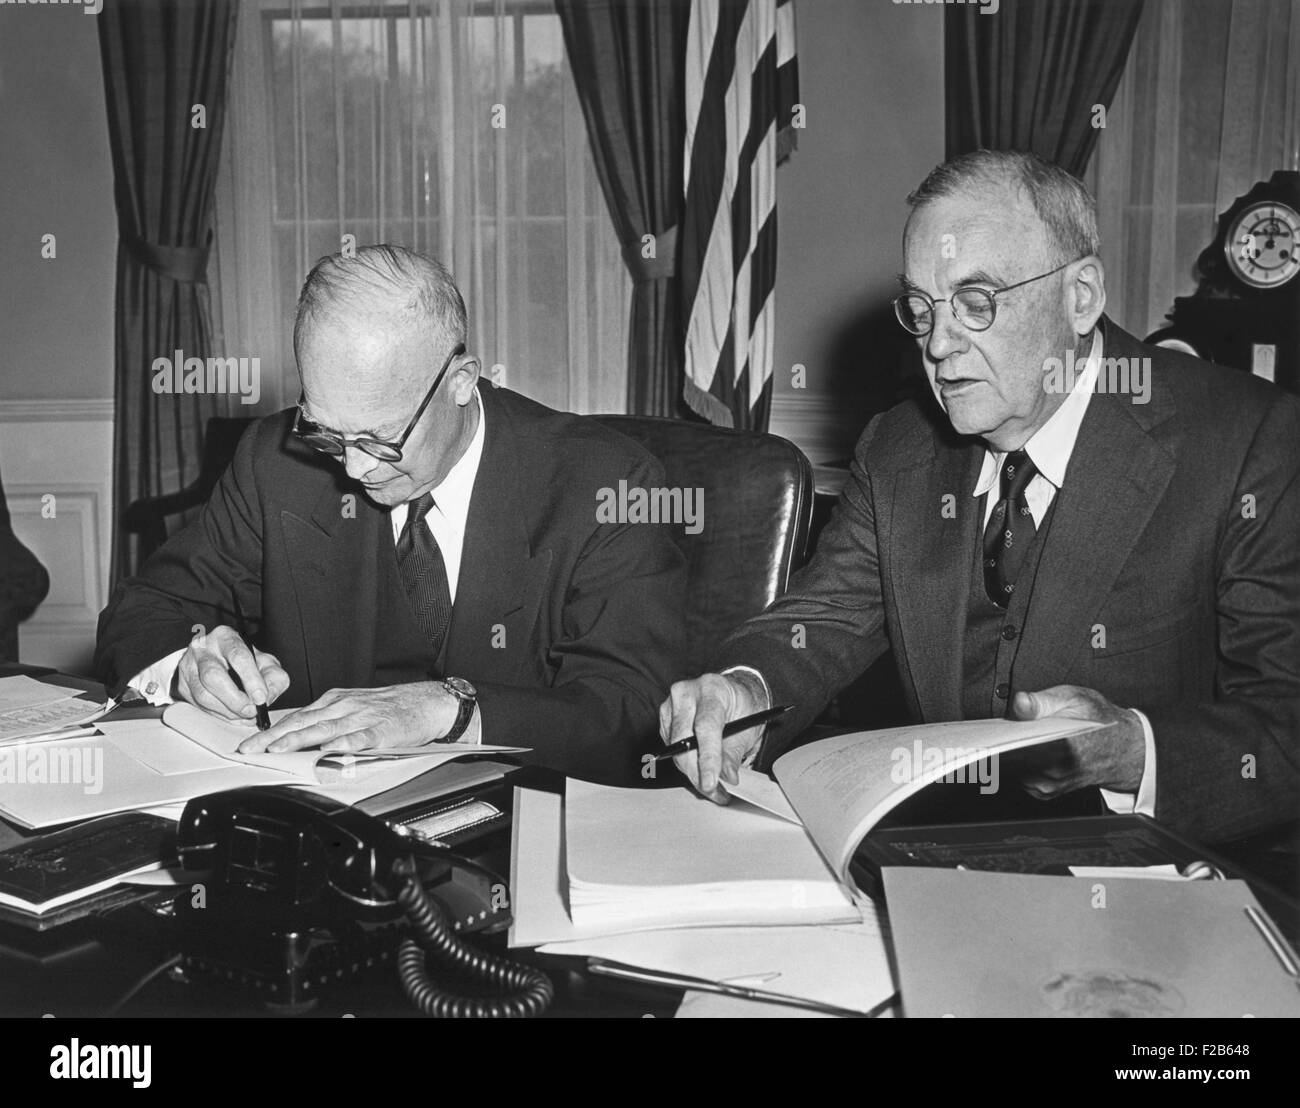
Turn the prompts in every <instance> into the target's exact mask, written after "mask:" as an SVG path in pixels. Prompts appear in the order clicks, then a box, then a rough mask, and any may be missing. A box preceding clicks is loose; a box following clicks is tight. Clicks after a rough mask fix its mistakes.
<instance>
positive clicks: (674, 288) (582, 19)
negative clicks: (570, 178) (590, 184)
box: [555, 0, 690, 416]
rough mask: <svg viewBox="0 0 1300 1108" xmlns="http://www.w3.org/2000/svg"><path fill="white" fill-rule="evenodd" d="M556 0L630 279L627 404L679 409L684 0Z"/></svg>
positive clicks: (637, 410)
mask: <svg viewBox="0 0 1300 1108" xmlns="http://www.w3.org/2000/svg"><path fill="white" fill-rule="evenodd" d="M555 7H556V10H557V11H558V12H559V16H560V22H561V25H562V26H563V28H564V44H565V48H566V51H567V54H568V59H569V65H570V68H571V69H572V71H573V77H574V81H575V83H576V84H577V89H578V98H579V100H580V101H581V102H582V110H583V114H584V115H585V117H586V120H587V132H588V135H589V136H590V140H591V147H592V152H593V155H594V157H595V162H596V169H597V172H598V173H599V174H600V182H601V187H602V188H603V189H604V193H605V200H606V202H607V203H608V204H609V210H610V214H611V216H612V218H613V222H614V226H615V228H616V230H617V233H618V239H619V242H620V243H621V245H622V249H623V258H624V261H625V262H626V264H627V267H628V270H629V272H630V274H631V276H632V280H633V289H632V310H631V316H630V322H629V327H628V346H627V360H628V380H627V411H628V412H630V413H632V414H634V415H657V416H672V415H677V414H679V411H680V407H681V404H680V399H679V398H680V394H681V381H682V331H681V322H680V309H679V303H678V297H679V281H678V276H677V270H676V260H677V226H678V223H679V221H680V219H681V214H682V203H683V199H684V198H683V195H682V184H681V181H682V153H683V139H684V135H685V118H684V115H683V102H682V94H683V85H682V55H683V52H684V51H685V48H686V28H687V24H688V22H689V20H690V4H689V2H686V0H660V2H658V3H642V4H628V3H627V2H626V0H555ZM647 235H648V236H651V238H650V239H648V240H647V239H646V237H645V236H647Z"/></svg>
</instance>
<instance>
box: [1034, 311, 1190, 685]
mask: <svg viewBox="0 0 1300 1108" xmlns="http://www.w3.org/2000/svg"><path fill="white" fill-rule="evenodd" d="M1103 354H1104V357H1105V358H1107V359H1110V358H1119V357H1124V358H1129V359H1135V358H1140V357H1143V356H1145V355H1146V349H1145V348H1144V347H1142V346H1141V345H1140V344H1139V343H1137V342H1136V341H1135V340H1134V339H1133V338H1131V337H1130V336H1128V335H1126V334H1125V333H1124V332H1122V331H1120V330H1119V329H1118V328H1116V327H1114V326H1113V325H1110V326H1107V327H1106V329H1105V332H1104V350H1103ZM1102 372H1103V373H1105V368H1104V366H1103V369H1102ZM1158 384H1159V383H1158V382H1154V383H1153V387H1152V390H1151V399H1150V402H1149V403H1147V404H1134V403H1133V402H1132V397H1130V396H1125V395H1122V394H1119V393H1106V392H1100V391H1098V392H1095V393H1094V394H1093V396H1092V398H1091V400H1090V401H1089V403H1088V411H1087V413H1086V415H1085V416H1084V419H1083V425H1082V426H1081V427H1080V429H1079V436H1078V438H1077V439H1076V440H1075V445H1074V452H1073V454H1072V455H1071V457H1070V464H1069V466H1068V468H1067V469H1066V474H1065V483H1064V484H1063V485H1062V487H1061V490H1060V492H1059V493H1058V494H1057V496H1056V503H1055V508H1054V510H1053V518H1052V523H1051V527H1050V530H1049V533H1048V535H1047V536H1046V540H1047V541H1046V543H1045V545H1044V546H1043V552H1042V560H1041V562H1040V564H1039V567H1038V574H1037V577H1036V579H1035V584H1034V592H1033V595H1032V596H1031V597H1030V600H1029V611H1028V613H1027V615H1026V617H1025V621H1024V628H1023V633H1022V637H1021V640H1020V649H1019V651H1018V652H1017V655H1016V681H1015V683H1016V686H1017V687H1018V688H1022V689H1036V688H1042V687H1045V686H1047V685H1053V684H1058V683H1059V682H1060V679H1061V674H1063V673H1066V672H1067V671H1068V669H1069V666H1070V663H1071V661H1072V660H1073V658H1074V657H1075V655H1076V654H1077V653H1078V652H1079V651H1080V650H1081V649H1083V648H1084V646H1085V645H1087V643H1088V642H1089V637H1088V632H1089V630H1090V628H1091V626H1092V624H1093V622H1094V619H1095V616H1096V614H1097V612H1098V610H1099V609H1100V608H1101V606H1102V604H1103V603H1104V602H1105V599H1106V597H1107V596H1108V595H1109V594H1110V592H1111V591H1112V590H1113V588H1114V585H1115V581H1116V579H1117V578H1118V577H1119V573H1120V570H1121V569H1122V568H1123V566H1124V563H1125V562H1126V561H1127V560H1128V558H1129V555H1130V554H1131V553H1132V551H1133V547H1134V545H1135V544H1136V543H1137V541H1138V538H1139V537H1140V536H1141V535H1142V532H1143V531H1144V530H1145V529H1146V526H1147V523H1148V522H1149V521H1150V519H1151V515H1152V513H1153V512H1154V511H1155V508H1156V505H1157V504H1158V503H1159V502H1160V499H1161V497H1162V496H1163V495H1164V491H1165V488H1166V487H1167V486H1168V484H1169V481H1170V479H1171V478H1172V476H1173V472H1174V457H1173V455H1172V453H1170V452H1169V451H1168V450H1167V449H1166V448H1165V447H1164V446H1162V445H1160V444H1159V443H1157V442H1156V440H1155V439H1154V438H1153V437H1152V436H1151V434H1150V430H1151V428H1153V427H1155V426H1156V425H1158V424H1159V423H1162V422H1163V421H1165V420H1166V419H1168V418H1169V417H1170V416H1171V415H1172V414H1173V408H1172V401H1170V400H1169V399H1168V394H1167V393H1166V392H1165V391H1164V390H1161V389H1160V388H1159V387H1158Z"/></svg>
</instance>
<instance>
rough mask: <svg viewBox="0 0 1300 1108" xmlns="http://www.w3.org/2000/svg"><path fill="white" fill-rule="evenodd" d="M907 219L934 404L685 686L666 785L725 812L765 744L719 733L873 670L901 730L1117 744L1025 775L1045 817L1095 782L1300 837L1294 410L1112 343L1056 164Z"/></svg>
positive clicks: (678, 695) (1078, 214)
mask: <svg viewBox="0 0 1300 1108" xmlns="http://www.w3.org/2000/svg"><path fill="white" fill-rule="evenodd" d="M909 204H910V206H911V209H912V211H911V215H910V217H909V219H908V221H907V226H906V230H905V232H904V254H905V266H906V269H905V273H904V274H903V276H902V284H903V294H902V295H901V296H900V297H899V298H898V300H897V301H896V310H897V313H898V316H899V320H900V322H901V323H902V324H903V326H904V327H906V328H907V329H908V330H909V331H910V332H912V333H913V334H914V335H915V336H916V340H917V345H918V347H919V348H920V351H921V355H922V359H923V362H924V366H925V370H926V373H927V375H928V378H929V383H930V386H931V390H932V392H933V394H934V398H935V400H936V401H937V403H936V404H933V405H932V404H930V403H929V402H928V398H927V402H926V403H925V404H918V403H915V402H909V403H904V404H902V405H900V406H899V407H896V408H894V409H893V410H892V411H889V412H886V413H884V414H883V415H880V416H878V417H877V418H875V419H874V420H872V422H871V423H870V425H869V426H868V427H867V429H866V432H865V433H864V434H863V436H862V438H861V440H860V441H859V443H858V446H857V451H856V456H855V458H854V461H853V464H852V468H851V470H850V475H849V479H848V483H847V486H846V488H845V490H844V493H843V496H842V498H841V500H840V502H839V505H838V507H837V510H836V513H835V515H834V517H833V519H832V521H831V522H830V524H829V525H828V526H827V528H826V530H825V532H824V533H823V534H822V536H821V538H820V540H819V543H818V548H817V553H816V556H815V558H814V559H813V561H812V562H811V563H810V564H809V565H808V566H807V567H806V568H805V569H804V570H803V572H802V573H801V574H800V575H799V576H797V577H796V578H795V579H794V581H793V582H792V583H791V587H790V590H789V593H788V594H787V595H786V596H785V597H784V598H782V599H781V600H779V601H777V602H776V603H775V604H773V605H772V607H771V608H769V609H768V611H767V612H766V613H765V614H763V615H762V616H760V617H758V618H756V619H753V620H751V621H749V622H748V623H746V624H745V625H743V626H742V627H741V628H739V629H738V630H737V631H736V632H735V633H734V634H733V635H732V636H731V637H730V638H729V639H728V640H727V642H726V643H725V644H724V645H723V647H722V648H721V650H720V651H719V653H718V656H717V659H716V668H717V669H718V670H719V671H720V672H717V673H712V674H707V675H705V676H703V677H700V678H699V679H697V680H693V681H687V682H682V683H679V684H677V685H674V686H673V688H672V692H671V696H670V698H669V699H668V700H667V701H665V702H664V703H663V704H662V705H661V707H660V731H661V737H662V738H663V739H664V740H665V741H671V740H673V739H676V738H679V737H681V736H684V735H686V734H689V733H691V732H694V733H695V734H696V735H697V736H698V737H699V739H700V744H699V752H698V754H695V753H692V754H690V755H687V756H686V757H684V758H680V759H679V760H678V764H679V766H680V767H681V768H682V769H683V771H684V772H685V773H686V774H687V775H688V777H689V779H690V780H691V781H692V783H693V784H695V785H696V787H697V788H699V789H700V790H701V791H702V792H704V793H706V794H708V795H711V796H714V797H715V798H718V799H720V798H721V797H720V793H718V791H717V790H718V782H719V778H720V777H721V779H722V780H723V781H726V780H730V779H732V778H733V777H734V774H735V770H736V767H737V766H738V765H739V764H740V763H741V761H742V759H745V758H748V757H752V756H753V755H754V754H755V752H756V748H757V744H758V743H759V742H760V734H759V733H758V732H757V731H750V732H747V733H745V734H742V735H737V736H735V737H730V738H728V739H726V740H725V743H724V742H723V741H722V740H721V739H720V728H721V726H722V724H723V723H724V722H725V721H726V720H728V719H732V718H736V717H739V716H742V715H745V714H747V713H749V712H751V711H754V710H757V709H758V708H761V707H763V706H765V705H766V704H768V703H769V702H772V701H775V702H777V703H781V702H786V701H791V702H794V703H795V704H797V705H798V710H797V711H795V712H791V713H790V714H789V716H788V717H787V720H786V721H785V722H784V724H783V725H782V727H781V728H780V729H777V728H775V727H774V728H773V733H772V734H771V735H769V736H767V738H766V740H765V741H766V742H768V743H769V744H779V743H780V742H781V741H782V739H784V738H786V737H788V736H790V735H792V734H794V733H795V732H797V731H798V730H800V729H801V728H803V727H804V726H806V725H807V724H808V723H809V722H811V720H812V719H813V717H814V716H815V715H816V714H817V713H818V712H819V711H820V710H821V708H822V707H823V706H824V705H825V704H826V703H827V701H828V700H829V699H830V698H831V697H832V696H834V695H835V693H836V692H837V691H838V690H839V689H840V688H842V687H843V686H844V685H846V684H847V683H848V682H849V681H850V680H852V679H853V678H854V677H855V676H856V675H857V674H859V673H861V672H862V670H863V669H864V668H865V667H866V666H867V665H868V664H870V662H871V661H872V660H873V659H875V658H876V657H878V656H879V655H880V654H882V653H883V652H884V651H885V649H886V648H887V647H888V648H892V650H893V654H894V657H895V659H896V662H897V666H898V670H899V674H900V676H901V678H902V685H903V689H904V691H905V694H906V698H907V700H908V703H909V705H910V709H911V713H912V715H913V716H914V718H916V719H917V720H921V721H942V720H955V719H971V718H995V717H1003V716H1006V717H1012V718H1022V719H1024V718H1037V717H1042V716H1050V715H1062V716H1071V717H1078V718H1082V719H1088V720H1096V721H1101V722H1102V723H1105V724H1108V725H1109V726H1108V727H1106V728H1105V729H1102V730H1097V731H1093V732H1091V733H1088V734H1084V735H1082V736H1079V737H1077V738H1075V739H1073V740H1069V741H1068V742H1066V743H1063V744H1061V749H1060V751H1059V756H1057V755H1055V754H1054V755H1053V757H1052V758H1051V760H1049V761H1048V762H1047V763H1046V764H1042V763H1040V764H1037V765H1034V766H1033V767H1032V768H1025V767H1022V768H1021V769H1020V771H1019V772H1020V782H1019V783H1020V784H1021V785H1022V786H1023V788H1024V789H1025V790H1026V791H1027V792H1028V793H1030V794H1031V795H1032V796H1034V797H1037V798H1040V799H1048V798H1058V797H1063V796H1065V795H1066V794H1071V793H1080V792H1081V791H1082V790H1091V789H1100V790H1101V795H1102V797H1103V798H1104V799H1105V801H1106V803H1107V804H1108V805H1109V806H1110V808H1111V809H1113V810H1117V811H1132V810H1134V809H1135V808H1136V810H1138V811H1141V812H1145V813H1147V814H1153V815H1154V816H1155V817H1156V818H1158V819H1160V820H1161V821H1163V822H1166V823H1168V824H1170V825H1172V826H1174V827H1177V828H1180V829H1182V830H1184V831H1186V832H1188V833H1191V834H1193V835H1197V836H1200V837H1202V838H1205V839H1210V840H1223V839H1228V838H1233V837H1237V836H1241V835H1245V834H1248V833H1251V832H1253V831H1256V830H1259V829H1262V828H1265V827H1269V826H1272V825H1276V824H1279V823H1281V822H1283V821H1287V820H1291V819H1294V818H1295V817H1296V815H1297V813H1298V812H1300V404H1297V402H1296V400H1295V398H1294V397H1292V396H1289V395H1287V394H1285V393H1283V392H1281V391H1280V390H1278V389H1276V388H1274V387H1273V386H1271V385H1269V384H1266V383H1264V382H1262V381H1260V380H1257V379H1255V378H1252V377H1249V376H1247V375H1245V374H1241V373H1239V372H1236V371H1233V370H1228V369H1220V368H1217V367H1214V366H1211V365H1208V364H1206V363H1204V362H1201V361H1199V360H1197V359H1194V358H1191V357H1187V356H1185V355H1182V354H1176V353H1172V352H1169V351H1165V350H1161V349H1156V348H1152V347H1148V346H1144V345H1143V344H1141V343H1139V342H1137V341H1136V340H1135V339H1133V338H1132V337H1131V336H1129V335H1127V334H1125V333H1124V332H1123V331H1121V330H1120V329H1119V328H1118V327H1116V326H1115V325H1114V324H1113V323H1111V322H1110V321H1109V320H1107V319H1106V318H1105V316H1104V315H1103V312H1104V309H1105V307H1106V290H1105V281H1104V271H1103V267H1102V263H1101V260H1100V258H1099V257H1098V242H1097V233H1096V222H1095V215H1094V209H1093V205H1092V200H1091V197H1090V196H1089V195H1088V194H1087V191H1086V190H1085V189H1084V187H1083V185H1082V184H1081V183H1080V182H1079V181H1077V180H1076V179H1075V178H1073V177H1071V176H1070V175H1069V174H1067V173H1065V172H1064V171H1062V170H1060V169H1059V168H1057V167H1055V166H1052V165H1050V164H1048V163H1046V162H1044V161H1042V160H1041V159H1038V158H1036V157H1033V156H1030V155H1018V154H1010V153H993V152H988V151H981V152H978V153H976V154H971V155H966V156H963V157H960V158H957V159H955V160H953V161H951V162H949V163H947V164H945V165H942V166H940V167H938V168H937V169H936V170H934V171H933V172H932V173H931V174H930V176H929V177H928V178H927V179H926V180H925V181H924V182H923V183H922V184H921V186H920V187H919V188H918V189H917V190H916V192H915V193H913V195H912V196H911V197H909ZM796 628H801V629H802V630H801V632H800V633H796V632H795V629H796ZM765 753H766V752H765ZM1013 768H1014V767H1013ZM1007 775H1008V770H1007V768H1006V767H1005V766H1004V769H1003V776H1004V778H1005V777H1006V776H1007ZM1092 795H1093V796H1094V797H1095V796H1096V793H1095V792H1094V793H1093V794H1092ZM1098 810H1100V805H1098Z"/></svg>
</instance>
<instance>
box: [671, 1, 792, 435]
mask: <svg viewBox="0 0 1300 1108" xmlns="http://www.w3.org/2000/svg"><path fill="white" fill-rule="evenodd" d="M685 70H686V72H685V79H686V158H685V163H684V174H685V189H686V207H685V216H684V218H683V220H682V227H683V232H684V233H683V237H682V242H681V255H680V258H679V262H678V265H679V273H680V275H681V288H682V318H683V319H685V320H687V324H686V383H685V399H686V403H687V404H689V405H690V407H691V409H692V410H693V411H695V412H696V413H698V414H699V415H701V416H703V417H704V418H706V419H708V420H709V421H710V422H711V423H715V424H720V425H722V426H724V427H757V428H759V429H765V428H766V427H767V420H768V414H769V409H770V407H771V398H772V339H773V326H774V313H775V293H774V286H775V284H776V167H777V163H778V162H780V161H783V160H784V159H785V158H786V157H787V156H788V155H789V153H790V151H791V150H792V149H793V148H794V126H795V123H796V121H795V114H794V113H795V108H796V102H797V100H798V95H799V91H798V69H797V66H796V62H795V51H794V0H692V4H691V18H690V29H689V31H688V33H687V43H686V67H685ZM798 125H800V126H801V125H802V122H801V121H800V122H799V124H798Z"/></svg>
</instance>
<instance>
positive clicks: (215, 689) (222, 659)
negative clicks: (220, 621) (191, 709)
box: [176, 627, 289, 719]
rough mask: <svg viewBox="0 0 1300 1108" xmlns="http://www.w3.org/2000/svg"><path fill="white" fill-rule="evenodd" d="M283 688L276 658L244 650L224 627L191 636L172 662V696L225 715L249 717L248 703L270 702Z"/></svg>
mask: <svg viewBox="0 0 1300 1108" xmlns="http://www.w3.org/2000/svg"><path fill="white" fill-rule="evenodd" d="M231 671H233V672H234V674H235V676H237V677H238V678H239V684H236V683H235V678H234V677H232V676H231ZM239 685H243V686H244V687H243V689H242V690H241V689H240V687H239ZM288 687H289V675H288V674H287V673H285V671H284V667H283V666H281V665H280V659H279V658H277V657H276V656H275V655H274V654H267V653H266V652H265V651H261V650H258V649H257V648H256V647H254V648H252V649H249V647H247V646H245V645H244V640H243V639H241V638H240V637H239V634H238V633H237V632H236V631H235V630H233V629H232V628H230V627H215V628H213V629H212V630H211V631H209V632H207V633H206V634H204V633H200V634H198V635H195V636H194V638H193V639H192V640H191V641H190V645H189V647H188V648H186V651H185V653H184V654H182V655H181V660H180V662H179V664H178V665H177V667H176V698H177V699H178V700H188V701H189V702H190V703H191V704H193V705H194V706H195V707H198V708H202V709H204V711H208V712H214V713H215V714H217V715H219V716H224V717H225V718H227V719H252V718H253V715H254V714H255V712H256V708H255V707H254V703H257V704H273V703H275V701H276V699H277V698H279V697H280V696H282V695H283V694H284V691H285V690H286V689H287V688H288Z"/></svg>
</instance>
